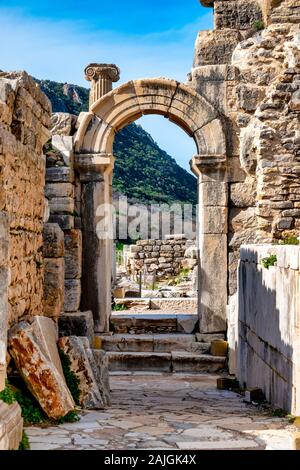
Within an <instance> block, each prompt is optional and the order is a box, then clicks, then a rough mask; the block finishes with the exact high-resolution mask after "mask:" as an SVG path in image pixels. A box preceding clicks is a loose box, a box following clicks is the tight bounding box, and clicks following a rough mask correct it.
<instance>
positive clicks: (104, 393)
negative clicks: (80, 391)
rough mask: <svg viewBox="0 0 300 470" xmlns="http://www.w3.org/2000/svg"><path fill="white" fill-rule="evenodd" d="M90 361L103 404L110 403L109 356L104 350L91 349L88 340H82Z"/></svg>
mask: <svg viewBox="0 0 300 470" xmlns="http://www.w3.org/2000/svg"><path fill="white" fill-rule="evenodd" d="M80 339H81V341H82V345H83V347H84V349H85V352H86V355H87V357H88V359H89V363H90V366H91V369H92V371H93V374H94V377H95V379H96V382H97V385H98V388H99V392H100V395H101V398H102V400H103V403H104V404H105V405H109V403H110V388H109V373H108V356H107V354H106V352H105V351H103V350H96V349H91V346H90V342H89V340H88V338H80Z"/></svg>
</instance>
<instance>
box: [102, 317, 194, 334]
mask: <svg viewBox="0 0 300 470" xmlns="http://www.w3.org/2000/svg"><path fill="white" fill-rule="evenodd" d="M197 323H198V315H196V314H184V313H183V314H171V313H135V314H132V313H123V314H121V313H118V314H116V313H113V314H112V315H111V317H110V324H111V328H112V331H114V333H131V334H144V333H186V334H191V333H193V332H194V331H195V329H196V327H197Z"/></svg>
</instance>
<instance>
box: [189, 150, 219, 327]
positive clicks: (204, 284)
mask: <svg viewBox="0 0 300 470" xmlns="http://www.w3.org/2000/svg"><path fill="white" fill-rule="evenodd" d="M225 162H226V159H225V157H217V156H203V155H201V156H195V157H194V158H193V160H192V170H193V172H194V173H195V174H196V175H197V177H198V204H199V205H198V244H199V294H198V296H199V297H198V310H199V328H200V332H201V333H219V332H224V331H226V307H227V282H228V281H227V276H228V274H227V231H228V188H227V186H228V185H227V182H226V163H225Z"/></svg>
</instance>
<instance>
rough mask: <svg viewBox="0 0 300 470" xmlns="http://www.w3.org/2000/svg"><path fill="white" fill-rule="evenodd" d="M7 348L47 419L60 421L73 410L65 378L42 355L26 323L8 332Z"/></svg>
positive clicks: (44, 355) (31, 329) (21, 323)
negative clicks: (59, 419)
mask: <svg viewBox="0 0 300 470" xmlns="http://www.w3.org/2000/svg"><path fill="white" fill-rule="evenodd" d="M8 346H9V351H10V353H11V355H12V357H13V358H14V361H15V364H16V367H17V369H18V371H19V373H20V375H21V376H22V378H23V380H24V381H25V383H26V385H27V387H28V389H29V390H30V392H31V393H32V395H33V396H34V397H35V398H36V399H37V401H38V402H39V404H40V406H41V408H42V409H43V410H44V412H45V413H46V415H47V416H48V417H49V418H52V419H58V418H61V417H62V416H65V415H66V414H68V413H69V411H71V410H73V409H74V406H75V405H74V401H73V399H72V396H71V394H70V391H69V389H68V388H67V386H66V384H65V381H64V379H63V378H62V377H61V375H60V373H59V372H58V370H57V369H56V367H55V366H54V365H53V364H52V363H51V361H50V359H49V358H48V357H47V356H46V354H45V353H43V352H42V350H41V348H40V346H39V344H38V340H37V338H36V337H35V335H34V332H33V327H32V326H31V325H30V324H29V323H26V322H24V321H22V322H20V323H19V324H18V325H16V326H14V327H13V328H11V329H10V331H9V334H8Z"/></svg>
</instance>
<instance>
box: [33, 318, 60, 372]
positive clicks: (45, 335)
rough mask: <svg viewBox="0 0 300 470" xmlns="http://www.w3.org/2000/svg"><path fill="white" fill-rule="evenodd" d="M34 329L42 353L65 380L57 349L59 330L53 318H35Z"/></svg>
mask: <svg viewBox="0 0 300 470" xmlns="http://www.w3.org/2000/svg"><path fill="white" fill-rule="evenodd" d="M32 328H33V333H34V335H35V337H36V340H37V342H38V344H39V346H40V348H41V350H42V352H43V353H44V354H45V355H46V356H48V358H49V359H50V362H51V363H52V364H53V365H54V366H55V367H56V369H57V370H58V372H59V373H60V375H61V377H62V379H63V380H65V377H64V373H63V370H62V366H61V361H60V357H59V353H58V348H57V341H58V328H57V325H56V323H55V322H54V321H53V320H52V319H51V318H48V317H41V316H35V317H34V318H33V321H32Z"/></svg>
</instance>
